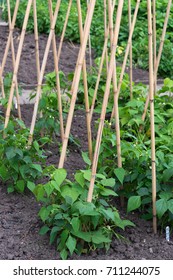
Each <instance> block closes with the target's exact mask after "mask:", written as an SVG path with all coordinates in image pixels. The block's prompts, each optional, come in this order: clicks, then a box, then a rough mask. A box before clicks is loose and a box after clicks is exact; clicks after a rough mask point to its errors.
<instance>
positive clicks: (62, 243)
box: [58, 229, 69, 250]
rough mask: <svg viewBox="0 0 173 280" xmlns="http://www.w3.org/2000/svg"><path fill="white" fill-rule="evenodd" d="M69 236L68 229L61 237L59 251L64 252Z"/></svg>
mask: <svg viewBox="0 0 173 280" xmlns="http://www.w3.org/2000/svg"><path fill="white" fill-rule="evenodd" d="M68 236H69V231H68V230H67V229H64V230H63V231H62V233H61V235H60V240H61V242H60V243H59V245H58V250H62V249H63V248H64V247H65V242H66V240H67V238H68Z"/></svg>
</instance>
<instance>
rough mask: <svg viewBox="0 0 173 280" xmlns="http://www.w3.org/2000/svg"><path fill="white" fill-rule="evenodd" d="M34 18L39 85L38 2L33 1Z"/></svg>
mask: <svg viewBox="0 0 173 280" xmlns="http://www.w3.org/2000/svg"><path fill="white" fill-rule="evenodd" d="M33 16H34V35H35V57H36V69H37V84H38V81H39V76H40V55H39V38H38V23H37V4H36V0H33Z"/></svg>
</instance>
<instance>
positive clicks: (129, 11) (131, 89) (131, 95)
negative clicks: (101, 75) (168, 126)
mask: <svg viewBox="0 0 173 280" xmlns="http://www.w3.org/2000/svg"><path fill="white" fill-rule="evenodd" d="M128 14H129V33H130V30H131V27H132V15H131V0H128ZM129 70H130V73H129V77H130V99H131V100H132V98H133V51H132V41H131V44H130V66H129Z"/></svg>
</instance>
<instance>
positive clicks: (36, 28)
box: [33, 0, 44, 137]
mask: <svg viewBox="0 0 173 280" xmlns="http://www.w3.org/2000/svg"><path fill="white" fill-rule="evenodd" d="M33 17H34V37H35V58H36V70H37V85H38V82H39V76H40V54H39V36H38V22H37V3H36V0H33ZM42 117H43V114H42V112H40V118H42ZM40 135H41V137H43V136H44V134H43V131H42V130H41V131H40Z"/></svg>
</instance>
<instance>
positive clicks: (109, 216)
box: [99, 208, 115, 222]
mask: <svg viewBox="0 0 173 280" xmlns="http://www.w3.org/2000/svg"><path fill="white" fill-rule="evenodd" d="M99 212H100V213H102V214H103V215H104V216H105V218H106V219H107V220H112V221H113V222H114V221H115V215H114V212H113V211H112V209H111V208H109V209H102V208H101V209H100V211H99Z"/></svg>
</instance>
